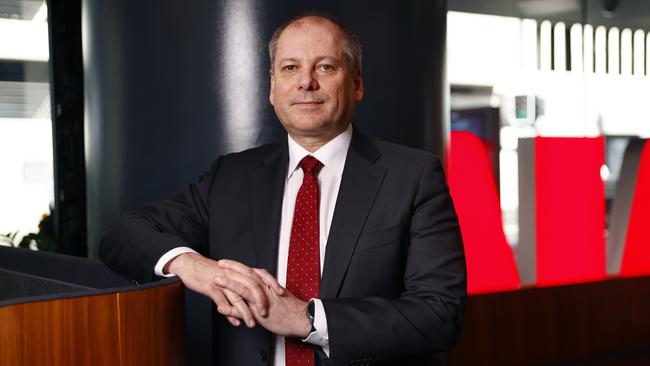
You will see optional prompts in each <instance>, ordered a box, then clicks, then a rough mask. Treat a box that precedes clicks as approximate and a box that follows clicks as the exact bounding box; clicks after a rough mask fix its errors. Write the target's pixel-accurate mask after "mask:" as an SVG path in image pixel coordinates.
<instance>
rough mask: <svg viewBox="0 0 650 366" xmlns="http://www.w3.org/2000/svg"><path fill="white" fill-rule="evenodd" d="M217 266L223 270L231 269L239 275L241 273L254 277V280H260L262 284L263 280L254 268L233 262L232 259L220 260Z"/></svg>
mask: <svg viewBox="0 0 650 366" xmlns="http://www.w3.org/2000/svg"><path fill="white" fill-rule="evenodd" d="M217 265H218V266H219V267H221V268H225V269H229V270H232V271H235V272H238V273H240V274H242V275H245V276H249V277H252V278H254V279H256V280H259V282H262V279H261V278H260V277H259V275H258V274H257V272H255V271H254V270H253V268H251V267H249V266H247V265H245V264H243V263H240V262H237V261H233V260H231V259H220V260H218V261H217Z"/></svg>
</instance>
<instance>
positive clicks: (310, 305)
mask: <svg viewBox="0 0 650 366" xmlns="http://www.w3.org/2000/svg"><path fill="white" fill-rule="evenodd" d="M315 307H316V306H315V305H314V302H313V301H310V302H309V303H308V304H307V314H309V317H310V318H312V319H313V318H314V313H315V312H316V309H315Z"/></svg>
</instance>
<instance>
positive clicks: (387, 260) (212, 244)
mask: <svg viewBox="0 0 650 366" xmlns="http://www.w3.org/2000/svg"><path fill="white" fill-rule="evenodd" d="M287 164H288V147H287V144H286V142H284V143H275V144H270V145H265V146H262V147H258V148H255V149H251V150H247V151H243V152H240V153H235V154H229V155H225V156H222V157H220V158H218V159H217V160H216V161H215V162H214V163H213V164H212V166H211V168H210V170H209V171H208V172H207V173H206V174H204V175H203V176H202V177H201V178H200V179H199V181H198V182H196V183H195V184H192V185H191V186H190V187H189V189H187V190H185V191H182V192H180V193H178V194H177V195H176V196H175V197H174V198H172V199H170V200H164V201H159V202H155V203H151V204H148V205H146V206H144V207H142V208H140V209H138V210H134V211H131V212H129V213H127V214H126V215H124V216H123V217H122V218H121V219H120V220H118V221H117V222H116V223H115V224H114V225H113V226H112V228H111V229H110V230H109V231H108V233H107V234H106V236H105V237H104V239H103V240H102V243H101V246H100V256H101V257H102V259H103V260H104V261H105V262H106V263H107V264H108V265H109V266H110V267H111V268H113V269H115V270H117V271H118V272H121V273H124V274H126V275H128V276H130V277H132V278H133V279H136V280H138V281H141V282H146V281H150V280H152V279H153V278H154V277H155V275H154V273H153V268H154V265H155V263H156V262H157V261H158V259H159V258H160V257H161V256H162V255H163V254H164V253H165V252H167V251H169V250H171V249H172V248H175V247H178V246H180V245H188V246H190V247H192V248H194V249H196V250H197V251H199V252H200V253H203V254H205V255H208V256H210V257H212V258H215V259H221V258H229V259H234V260H237V261H240V262H242V263H244V264H247V265H249V266H251V267H257V268H265V269H267V270H268V271H269V272H270V273H277V270H276V266H277V264H276V262H277V248H278V238H279V227H280V216H281V208H282V197H283V192H284V183H285V179H286V173H287ZM320 298H321V299H322V301H323V305H324V308H325V313H326V315H327V324H328V330H329V339H330V358H329V360H325V359H324V358H323V357H322V356H323V355H322V354H321V353H319V356H318V357H319V359H320V362H321V363H322V364H331V365H348V364H354V365H361V364H376V363H379V364H396V365H408V364H413V365H428V364H432V363H435V361H434V359H435V357H436V356H435V355H436V353H437V352H439V351H442V350H446V349H449V348H450V347H451V346H452V345H453V344H454V342H455V340H456V338H457V336H458V334H459V332H460V329H461V326H462V320H463V312H464V306H465V299H466V276H465V258H464V254H463V247H462V241H461V236H460V231H459V227H458V221H457V218H456V214H455V211H454V207H453V204H452V201H451V198H450V196H449V191H448V188H447V185H446V183H445V179H444V174H443V171H442V167H441V164H440V162H439V160H438V159H436V158H435V157H433V156H432V155H430V154H428V153H425V152H422V151H419V150H415V149H410V148H406V147H403V146H399V145H395V144H391V143H387V142H380V141H375V140H371V139H369V138H368V137H366V136H364V135H362V134H361V133H360V132H359V131H358V130H355V131H354V134H353V137H352V141H351V143H350V148H349V150H348V154H347V160H346V163H345V168H344V171H343V176H342V180H341V186H340V190H339V195H338V199H337V202H336V208H335V211H334V216H333V219H332V225H331V229H330V233H329V238H328V242H327V250H326V254H325V263H324V269H323V275H322V280H321V289H320ZM217 318H218V320H217V321H216V325H215V327H216V331H215V340H214V347H215V352H214V357H215V359H216V360H217V361H218V364H219V365H242V366H249V365H261V364H265V363H267V362H268V360H269V359H272V358H271V357H268V358H267V359H266V360H264V358H260V354H271V350H272V349H273V343H272V336H271V335H270V334H269V332H267V331H266V330H264V329H263V328H260V327H256V328H254V329H247V328H245V327H240V328H235V327H232V326H230V325H229V324H228V323H227V321H226V320H225V319H223V317H217ZM265 352H266V353H265Z"/></svg>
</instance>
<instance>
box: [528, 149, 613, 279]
mask: <svg viewBox="0 0 650 366" xmlns="http://www.w3.org/2000/svg"><path fill="white" fill-rule="evenodd" d="M604 156H605V155H604V139H603V138H602V137H597V138H550V137H538V138H536V139H535V206H536V209H535V215H536V217H535V219H536V226H537V227H536V230H537V233H536V237H537V243H536V244H537V284H538V285H539V286H549V285H558V284H567V283H575V282H584V281H594V280H601V279H604V278H605V235H604V234H605V187H604V184H603V181H602V179H601V177H600V169H601V167H602V165H603V164H604Z"/></svg>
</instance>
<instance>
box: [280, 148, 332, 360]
mask: <svg viewBox="0 0 650 366" xmlns="http://www.w3.org/2000/svg"><path fill="white" fill-rule="evenodd" d="M300 167H301V168H302V171H303V173H304V177H303V179H302V185H301V186H300V190H298V196H297V197H296V208H295V210H294V212H293V224H292V225H291V238H290V239H289V259H288V262H287V289H288V290H289V291H290V292H291V293H292V294H294V295H295V296H296V297H297V298H299V299H301V300H303V301H308V300H309V299H311V298H315V297H318V292H319V291H320V245H319V244H320V236H319V226H318V204H319V199H318V180H317V179H316V175H318V171H319V170H320V169H321V168H322V167H323V164H322V163H321V162H320V161H318V160H317V159H316V158H314V157H313V156H311V155H308V156H305V157H304V158H303V159H302V160H301V161H300ZM285 357H286V365H287V366H303V365H307V366H310V365H313V364H314V347H313V346H312V345H310V344H308V343H304V342H302V341H301V340H300V339H297V338H286V339H285Z"/></svg>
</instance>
